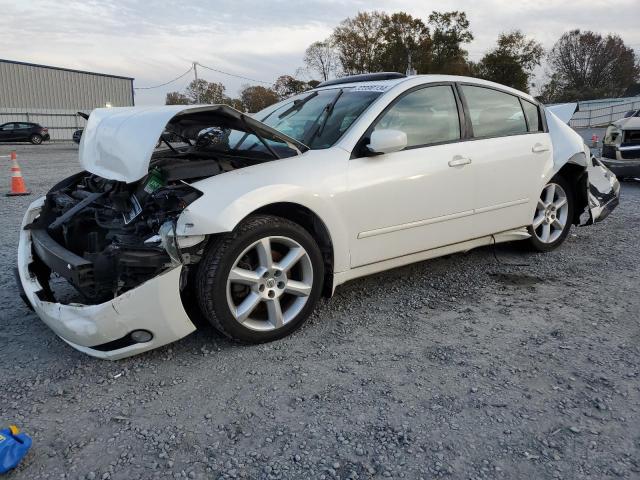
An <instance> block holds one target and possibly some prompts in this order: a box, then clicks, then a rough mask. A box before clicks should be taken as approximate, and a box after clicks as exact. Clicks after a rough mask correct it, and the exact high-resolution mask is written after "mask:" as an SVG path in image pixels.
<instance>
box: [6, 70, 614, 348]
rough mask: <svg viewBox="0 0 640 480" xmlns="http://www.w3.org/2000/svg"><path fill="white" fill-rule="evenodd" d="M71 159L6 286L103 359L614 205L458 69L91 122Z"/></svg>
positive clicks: (520, 114)
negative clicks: (67, 294) (62, 285)
mask: <svg viewBox="0 0 640 480" xmlns="http://www.w3.org/2000/svg"><path fill="white" fill-rule="evenodd" d="M159 137H160V138H161V139H162V143H163V146H162V147H160V148H156V144H157V142H158V138H159ZM80 163H81V165H82V168H83V169H84V171H82V172H80V173H78V174H76V175H73V176H72V177H69V178H67V179H65V180H63V181H62V182H60V183H58V184H57V185H56V186H54V187H53V188H52V189H51V190H50V191H49V193H48V194H47V195H46V196H45V197H42V198H40V199H39V200H37V201H35V202H34V203H33V204H32V205H31V206H30V207H29V209H28V211H27V212H26V214H25V217H24V222H23V225H22V229H21V233H20V246H19V252H18V272H19V281H20V284H21V288H22V290H23V296H24V298H25V300H26V302H27V304H28V305H29V306H31V307H32V308H33V309H34V310H35V312H36V313H37V314H38V315H39V316H40V318H42V320H43V321H44V322H45V323H46V324H47V325H49V326H50V327H51V328H52V329H53V330H54V331H55V332H56V333H57V334H58V335H59V336H60V337H61V338H62V339H64V340H65V341H66V342H68V343H69V344H70V345H72V346H73V347H75V348H77V349H78V350H81V351H83V352H86V353H88V354H90V355H94V356H96V357H101V358H109V359H117V358H122V357H126V356H129V355H133V354H136V353H140V352H143V351H146V350H150V349H153V348H156V347H159V346H161V345H165V344H167V343H169V342H173V341H175V340H177V339H179V338H182V337H184V336H185V335H188V334H189V333H191V332H192V331H194V330H195V328H196V326H195V324H194V321H195V319H196V317H201V318H204V319H206V320H207V321H209V322H210V323H211V324H212V325H213V326H214V327H215V328H216V329H217V330H219V331H220V332H221V333H223V334H225V335H227V336H229V337H231V338H233V339H236V340H239V341H242V342H249V343H257V342H265V341H270V340H274V339H277V338H281V337H283V336H285V335H287V334H289V333H291V332H292V331H294V330H295V329H296V328H298V327H300V325H302V323H303V322H304V321H305V320H306V319H307V318H308V317H309V315H310V314H311V313H312V311H313V309H314V307H315V305H316V302H317V301H318V299H319V297H320V296H321V295H325V296H331V294H332V293H333V292H334V289H335V288H336V286H338V285H340V284H342V283H344V282H346V281H348V280H351V279H353V278H356V277H361V276H363V275H368V274H371V273H374V272H379V271H382V270H386V269H390V268H394V267H398V266H400V265H406V264H409V263H411V262H417V261H421V260H425V259H428V258H433V257H437V256H441V255H446V254H451V253H453V252H459V251H465V250H469V249H471V248H474V247H479V246H482V245H489V244H492V243H497V242H505V241H511V240H520V239H522V240H526V241H528V242H529V244H530V246H531V247H532V248H533V249H535V250H538V251H547V250H551V249H553V248H555V247H557V246H558V245H560V244H561V243H562V242H563V241H564V240H565V238H566V237H567V234H568V231H569V228H570V227H571V225H572V224H574V225H577V224H589V223H593V222H596V221H598V220H601V219H602V218H604V217H605V216H606V215H607V214H608V213H609V212H610V211H611V210H612V209H613V208H614V207H615V206H616V205H617V202H618V195H619V185H618V182H617V180H616V178H615V176H614V175H613V174H611V172H609V171H608V170H607V169H606V168H605V167H603V166H602V165H601V164H600V163H598V162H597V161H596V160H594V159H593V158H591V156H590V153H589V149H588V148H587V147H586V146H585V145H584V143H583V141H582V139H581V138H580V136H579V135H577V134H576V133H575V132H574V131H573V130H571V128H569V127H568V126H567V125H566V123H564V121H563V120H562V119H560V118H558V117H557V116H555V115H554V114H553V113H552V112H551V111H549V110H547V109H545V108H544V107H543V106H542V105H540V104H539V103H538V102H536V101H535V100H534V99H533V98H532V97H530V96H529V95H526V94H524V93H522V92H519V91H516V90H513V89H510V88H507V87H504V86H501V85H497V84H494V83H490V82H486V81H482V80H477V79H472V78H464V77H455V76H436V75H427V76H413V77H406V78H405V77H404V76H403V75H400V74H371V75H364V76H356V77H347V78H342V79H339V80H334V81H329V82H325V83H324V84H321V85H320V86H319V87H318V88H316V89H314V90H311V91H308V92H305V93H303V94H301V95H298V96H296V97H293V98H290V99H288V100H285V101H283V102H281V103H279V104H276V105H274V106H272V107H269V108H267V109H266V110H264V111H262V112H259V113H257V114H255V115H253V116H248V115H245V114H242V113H240V112H238V111H236V110H233V109H232V108H230V107H227V106H220V105H217V106H180V105H176V106H166V107H140V108H135V107H134V108H112V109H97V110H95V111H94V112H93V113H92V114H91V116H90V118H89V121H88V124H87V127H86V129H85V130H84V133H83V135H82V140H81V144H80ZM55 277H62V278H64V279H66V280H67V281H68V282H69V283H70V284H71V285H73V287H75V289H76V290H77V292H79V298H78V299H71V300H67V299H63V298H62V297H61V296H60V295H59V294H58V292H57V291H56V288H57V285H58V284H59V282H52V278H55ZM188 312H189V313H188Z"/></svg>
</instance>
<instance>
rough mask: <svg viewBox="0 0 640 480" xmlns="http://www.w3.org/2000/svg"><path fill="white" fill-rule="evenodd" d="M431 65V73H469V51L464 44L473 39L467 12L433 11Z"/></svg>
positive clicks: (431, 19)
mask: <svg viewBox="0 0 640 480" xmlns="http://www.w3.org/2000/svg"><path fill="white" fill-rule="evenodd" d="M428 23H429V25H430V26H431V32H432V33H431V42H432V44H431V56H432V58H431V65H430V68H429V73H448V74H454V75H465V74H468V73H469V70H470V68H469V63H468V61H467V56H468V53H467V51H466V50H464V49H463V48H462V45H463V44H466V43H470V42H471V41H472V40H473V34H472V33H471V30H469V20H467V14H466V13H465V12H458V11H453V12H432V13H431V15H429V22H428Z"/></svg>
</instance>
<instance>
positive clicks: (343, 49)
mask: <svg viewBox="0 0 640 480" xmlns="http://www.w3.org/2000/svg"><path fill="white" fill-rule="evenodd" d="M387 18H388V15H387V14H385V13H383V12H377V11H373V12H359V13H358V14H357V15H356V16H355V17H353V18H347V19H345V20H343V21H342V22H341V23H340V25H338V26H337V27H336V28H335V29H334V31H333V35H332V36H331V43H332V44H333V45H334V46H335V49H336V51H337V53H338V59H339V61H340V65H341V67H342V71H343V73H344V74H345V75H354V74H358V73H367V72H377V71H379V70H380V68H381V65H380V52H381V51H382V50H383V49H384V47H385V38H384V32H383V29H382V26H383V24H384V22H385V20H386V19H387Z"/></svg>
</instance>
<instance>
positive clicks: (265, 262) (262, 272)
mask: <svg viewBox="0 0 640 480" xmlns="http://www.w3.org/2000/svg"><path fill="white" fill-rule="evenodd" d="M312 287H313V266H312V264H311V258H310V257H309V254H308V253H307V251H306V250H305V249H304V248H303V247H302V245H300V244H299V243H298V242H296V241H295V240H293V239H291V238H288V237H281V236H273V237H265V238H261V239H260V240H257V241H255V242H254V243H252V244H251V245H249V247H247V248H246V249H245V250H244V251H243V252H242V253H241V254H240V255H239V256H238V257H237V258H236V260H235V261H234V263H233V266H232V267H231V270H230V271H229V275H228V277H227V304H228V306H229V309H230V311H231V314H232V315H233V317H234V318H235V319H236V321H237V322H239V323H240V324H241V325H243V326H244V327H247V328H249V329H251V330H257V331H263V332H264V331H271V330H276V329H279V328H282V327H283V326H284V325H286V324H287V323H289V322H291V321H292V320H293V319H294V318H295V317H296V316H297V315H298V313H300V311H301V310H302V309H303V308H304V306H305V305H306V303H307V300H308V299H309V295H311V290H312Z"/></svg>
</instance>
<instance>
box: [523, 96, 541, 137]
mask: <svg viewBox="0 0 640 480" xmlns="http://www.w3.org/2000/svg"><path fill="white" fill-rule="evenodd" d="M522 108H523V109H524V115H525V117H527V123H528V124H529V131H530V132H542V122H541V121H540V111H539V110H538V107H537V106H536V105H534V104H533V103H531V102H527V101H526V100H522Z"/></svg>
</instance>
